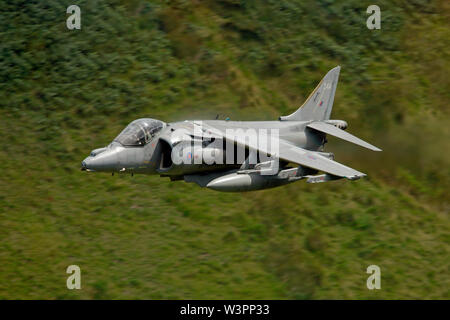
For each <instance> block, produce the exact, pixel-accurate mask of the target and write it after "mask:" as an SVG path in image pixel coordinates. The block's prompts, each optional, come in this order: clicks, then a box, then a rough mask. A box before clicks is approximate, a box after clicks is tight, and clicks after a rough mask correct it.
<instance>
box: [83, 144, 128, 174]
mask: <svg viewBox="0 0 450 320" xmlns="http://www.w3.org/2000/svg"><path fill="white" fill-rule="evenodd" d="M96 150H97V149H96ZM96 150H94V151H96ZM121 151H123V150H122V148H108V149H106V150H102V151H101V152H92V153H91V155H90V156H88V157H87V158H86V159H84V160H83V161H82V162H81V170H83V171H103V172H114V171H116V170H117V168H118V165H119V163H120V162H119V154H120V153H121Z"/></svg>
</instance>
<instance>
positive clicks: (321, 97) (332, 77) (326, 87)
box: [280, 66, 341, 121]
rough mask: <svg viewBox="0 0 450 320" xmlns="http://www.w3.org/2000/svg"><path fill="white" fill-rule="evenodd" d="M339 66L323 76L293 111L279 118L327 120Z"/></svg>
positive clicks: (287, 119)
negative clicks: (300, 104) (301, 103)
mask: <svg viewBox="0 0 450 320" xmlns="http://www.w3.org/2000/svg"><path fill="white" fill-rule="evenodd" d="M340 70H341V67H340V66H337V67H335V68H333V69H331V70H330V71H328V73H327V74H326V76H325V77H323V79H322V81H320V83H319V84H318V85H317V87H316V88H315V89H314V91H313V92H312V93H311V94H310V95H309V97H308V99H306V101H305V102H304V103H303V105H302V106H301V107H300V108H298V110H297V111H295V112H294V113H292V114H290V115H288V116H285V117H280V120H286V121H295V120H297V121H299V120H305V121H307V120H319V121H320V120H328V119H330V115H331V109H333V101H334V94H335V92H336V86H337V83H338V80H339V71H340Z"/></svg>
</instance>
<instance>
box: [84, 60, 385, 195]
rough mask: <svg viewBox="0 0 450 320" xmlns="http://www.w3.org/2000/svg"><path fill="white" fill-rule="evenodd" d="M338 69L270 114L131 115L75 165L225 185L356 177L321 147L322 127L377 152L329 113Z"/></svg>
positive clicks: (244, 187) (245, 187)
mask: <svg viewBox="0 0 450 320" xmlns="http://www.w3.org/2000/svg"><path fill="white" fill-rule="evenodd" d="M339 72H340V67H339V66H338V67H335V68H334V69H332V70H330V71H329V72H328V73H327V74H326V76H325V77H324V78H323V79H322V81H321V82H320V83H319V84H318V86H317V87H316V88H315V89H314V91H313V92H312V93H311V95H310V96H309V97H308V98H307V100H306V101H305V102H304V103H303V105H302V106H301V107H300V108H299V109H298V110H296V111H295V112H294V113H292V114H290V115H288V116H282V117H280V118H279V119H278V120H276V121H229V120H228V119H227V120H203V121H188V120H186V121H181V122H172V123H164V122H163V121H160V120H155V119H150V118H143V119H138V120H135V121H133V122H131V123H130V124H129V125H128V126H127V127H126V128H125V129H124V130H123V131H122V132H121V133H120V134H119V135H118V136H117V137H116V138H115V139H114V140H113V141H112V142H111V143H110V144H109V145H108V146H107V147H104V148H100V149H95V150H93V151H92V152H91V154H90V155H89V156H88V157H87V158H86V159H84V161H83V162H82V164H81V169H82V170H85V171H95V172H111V173H112V174H113V175H114V173H115V172H118V173H131V174H134V173H145V174H159V175H160V176H163V177H169V178H170V179H171V180H172V181H173V180H184V181H186V182H194V183H197V184H198V185H199V186H201V187H207V188H210V189H214V190H218V191H231V192H233V191H250V190H260V189H266V188H272V187H276V186H280V185H285V184H288V183H291V182H294V181H297V180H301V179H306V182H309V183H318V182H325V181H330V180H336V179H342V178H347V179H349V180H356V179H359V178H361V177H364V176H365V174H364V173H361V172H359V171H357V170H355V169H352V168H349V167H347V166H345V165H343V164H340V163H338V162H336V161H334V155H333V154H332V153H327V152H324V150H323V148H324V145H325V143H326V142H327V140H326V135H327V134H328V135H332V136H334V137H338V138H340V139H343V140H346V141H348V142H351V143H354V144H357V145H360V146H362V147H365V148H368V149H370V150H373V151H381V150H380V149H379V148H377V147H375V146H373V145H371V144H369V143H367V142H365V141H363V140H361V139H359V138H357V137H355V136H354V135H352V134H350V133H348V132H346V131H344V130H345V129H346V128H347V123H346V122H345V121H343V120H330V115H331V110H332V107H333V101H334V94H335V92H336V86H337V83H338V78H339ZM319 171H320V172H321V173H319Z"/></svg>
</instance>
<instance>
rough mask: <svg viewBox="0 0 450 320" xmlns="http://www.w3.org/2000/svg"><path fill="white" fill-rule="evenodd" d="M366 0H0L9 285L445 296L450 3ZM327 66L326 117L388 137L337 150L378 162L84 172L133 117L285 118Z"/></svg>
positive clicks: (38, 294) (37, 291)
mask: <svg viewBox="0 0 450 320" xmlns="http://www.w3.org/2000/svg"><path fill="white" fill-rule="evenodd" d="M71 4H77V5H78V6H80V8H81V12H82V13H81V23H82V28H81V30H68V29H67V27H66V19H67V17H68V16H69V15H68V14H66V8H67V7H68V6H69V5H71ZM371 4H373V1H357V0H348V1H337V2H334V1H330V0H320V1H317V0H315V1H313V0H305V1H297V0H290V1H287V0H267V1H251V0H247V1H245V0H241V1H239V0H221V1H212V0H209V1H200V0H195V1H187V0H179V1H165V0H160V1H147V0H132V1H125V0H110V1H106V0H98V1H87V0H85V1H72V0H70V1H69V0H47V1H39V0H26V1H25V0H22V1H20V0H5V1H1V2H0V39H1V41H0V130H1V134H0V143H1V152H0V163H1V164H2V165H1V168H2V174H1V177H0V204H1V205H0V298H1V299H449V298H450V291H449V288H450V274H449V261H450V222H449V198H448V193H447V192H448V190H449V188H450V170H449V168H450V152H449V144H448V141H449V139H450V129H449V128H450V126H449V122H448V116H449V111H450V110H449V107H448V103H449V101H450V90H449V89H450V77H448V73H449V71H450V65H449V63H450V50H449V48H450V31H449V28H448V21H449V13H450V5H449V2H448V1H444V0H441V1H426V0H414V1H411V0H410V1H406V0H396V1H387V0H379V1H377V3H376V4H377V5H379V6H380V8H381V11H382V22H381V30H368V29H367V27H366V19H367V17H368V14H366V8H367V7H368V6H369V5H371ZM336 65H341V67H342V70H341V76H340V81H339V85H338V89H337V93H336V98H335V103H334V110H333V114H332V117H333V118H334V119H345V120H346V121H348V123H349V129H348V131H349V132H351V133H353V134H355V135H357V136H359V137H361V138H363V139H365V140H367V141H369V142H371V143H373V144H375V145H377V146H379V147H381V148H382V149H383V152H382V153H373V152H370V151H367V150H362V149H360V148H358V147H357V146H354V145H349V144H346V143H344V142H341V141H338V140H337V139H333V138H332V137H330V138H329V143H328V145H327V147H326V149H327V150H329V151H333V152H335V155H336V159H337V160H338V161H340V162H343V163H345V164H347V165H349V166H351V167H353V168H355V169H357V170H360V171H362V172H365V173H367V174H368V177H367V178H364V179H361V180H358V181H354V182H351V181H348V180H345V181H344V180H339V181H335V182H330V183H324V184H318V185H310V184H306V183H305V182H304V181H300V182H297V183H294V184H291V185H288V186H284V187H279V188H275V189H272V190H264V191H256V192H249V193H236V194H227V193H219V192H216V191H212V190H208V189H202V188H200V187H198V186H197V185H195V184H187V183H185V182H169V180H168V179H167V178H160V177H159V176H145V175H135V176H133V177H131V176H129V175H115V176H114V177H112V176H111V175H108V174H93V173H86V172H81V171H80V162H81V160H83V159H84V158H85V157H86V156H87V155H88V154H89V152H90V151H91V150H92V149H94V148H97V147H102V146H105V145H106V144H108V143H109V142H110V141H111V140H112V139H113V138H114V137H115V136H116V135H117V134H118V133H119V132H120V130H121V129H122V128H123V127H124V126H125V125H126V124H128V123H129V122H130V121H132V120H134V119H137V118H140V117H152V118H157V119H161V120H163V121H167V122H170V121H177V120H182V119H213V118H214V117H215V116H216V114H220V118H221V119H224V118H225V117H230V118H231V119H233V120H250V119H253V120H273V119H277V118H278V116H280V115H287V114H289V113H290V112H292V111H294V110H295V109H296V108H297V107H298V106H299V105H300V104H301V103H302V101H303V100H304V99H305V98H306V97H307V96H308V94H309V93H310V92H311V91H312V90H313V89H314V87H315V86H316V84H317V83H318V82H319V81H320V79H321V78H322V77H323V76H324V75H325V73H326V72H327V71H328V70H329V69H331V68H333V67H334V66H336ZM71 264H76V265H79V266H80V267H81V272H82V289H81V290H68V289H67V288H66V279H67V276H68V275H67V274H66V273H65V271H66V268H67V266H69V265H71ZM371 264H375V265H378V266H380V268H381V286H382V289H381V290H372V291H370V290H368V289H367V288H366V279H367V277H368V274H366V268H367V266H369V265H371Z"/></svg>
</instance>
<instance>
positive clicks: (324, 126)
mask: <svg viewBox="0 0 450 320" xmlns="http://www.w3.org/2000/svg"><path fill="white" fill-rule="evenodd" d="M307 126H308V127H309V128H312V129H314V130H317V131H320V132H323V133H326V134H329V135H332V136H335V137H337V138H340V139H342V140H346V141H348V142H351V143H354V144H357V145H360V146H361V147H364V148H367V149H370V150H373V151H381V149H379V148H377V147H375V146H374V145H371V144H370V143H367V142H365V141H364V140H361V139H360V138H358V137H355V136H354V135H352V134H350V133H348V132H346V131H344V130H342V129H339V128H337V127H335V126H333V125H331V124H328V123H326V122H318V121H315V122H311V123H310V124H308V125H307Z"/></svg>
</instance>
